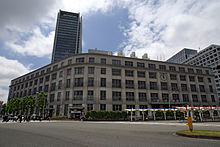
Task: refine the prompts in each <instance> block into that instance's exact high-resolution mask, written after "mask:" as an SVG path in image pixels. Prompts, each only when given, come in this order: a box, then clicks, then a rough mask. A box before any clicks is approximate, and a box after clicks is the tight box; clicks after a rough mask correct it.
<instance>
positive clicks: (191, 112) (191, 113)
mask: <svg viewBox="0 0 220 147" xmlns="http://www.w3.org/2000/svg"><path fill="white" fill-rule="evenodd" d="M190 115H191V119H192V121H194V118H193V110H191V111H190Z"/></svg>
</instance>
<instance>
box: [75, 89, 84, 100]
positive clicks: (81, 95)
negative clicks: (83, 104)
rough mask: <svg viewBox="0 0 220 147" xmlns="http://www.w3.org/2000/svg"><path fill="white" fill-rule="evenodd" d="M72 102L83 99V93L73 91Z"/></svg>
mask: <svg viewBox="0 0 220 147" xmlns="http://www.w3.org/2000/svg"><path fill="white" fill-rule="evenodd" d="M73 99H74V100H82V99H83V91H82V90H78V91H74V97H73Z"/></svg>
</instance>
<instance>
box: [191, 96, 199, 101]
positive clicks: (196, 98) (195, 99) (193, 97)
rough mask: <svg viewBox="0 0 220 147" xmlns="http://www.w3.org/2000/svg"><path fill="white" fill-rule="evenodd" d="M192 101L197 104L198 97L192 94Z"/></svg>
mask: <svg viewBox="0 0 220 147" xmlns="http://www.w3.org/2000/svg"><path fill="white" fill-rule="evenodd" d="M192 100H193V102H198V96H197V95H194V94H193V95H192Z"/></svg>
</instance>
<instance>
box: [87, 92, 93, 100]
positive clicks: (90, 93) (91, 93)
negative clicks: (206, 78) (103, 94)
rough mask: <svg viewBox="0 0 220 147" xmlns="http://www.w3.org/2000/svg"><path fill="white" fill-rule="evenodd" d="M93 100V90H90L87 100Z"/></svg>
mask: <svg viewBox="0 0 220 147" xmlns="http://www.w3.org/2000/svg"><path fill="white" fill-rule="evenodd" d="M93 99H94V92H93V91H92V90H88V98H87V100H93Z"/></svg>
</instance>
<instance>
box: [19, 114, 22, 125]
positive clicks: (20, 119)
mask: <svg viewBox="0 0 220 147" xmlns="http://www.w3.org/2000/svg"><path fill="white" fill-rule="evenodd" d="M18 120H19V122H20V123H21V122H22V116H21V114H20V115H18Z"/></svg>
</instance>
